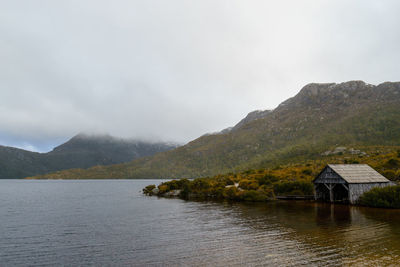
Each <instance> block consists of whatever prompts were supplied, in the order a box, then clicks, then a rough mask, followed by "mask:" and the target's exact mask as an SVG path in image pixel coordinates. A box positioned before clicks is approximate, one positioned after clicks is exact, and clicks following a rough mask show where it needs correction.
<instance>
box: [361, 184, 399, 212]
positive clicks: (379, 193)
mask: <svg viewBox="0 0 400 267" xmlns="http://www.w3.org/2000/svg"><path fill="white" fill-rule="evenodd" d="M360 204H361V205H364V206H369V207H377V208H395V209H399V208H400V186H399V185H397V186H388V187H384V188H374V189H372V190H371V191H368V192H365V193H364V194H363V195H362V196H361V197H360Z"/></svg>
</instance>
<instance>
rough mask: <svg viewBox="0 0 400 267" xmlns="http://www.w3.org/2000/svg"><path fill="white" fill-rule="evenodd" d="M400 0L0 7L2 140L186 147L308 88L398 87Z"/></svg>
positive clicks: (8, 2)
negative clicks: (135, 141) (93, 135)
mask: <svg viewBox="0 0 400 267" xmlns="http://www.w3.org/2000/svg"><path fill="white" fill-rule="evenodd" d="M399 8H400V3H399V2H398V1H365V0H364V1H361V0H360V1H351V2H349V1H344V0H341V1H218V0H212V1H211V0H210V1H208V0H205V1H184V0H181V1H175V0H171V1H153V0H149V1H124V0H116V1H98V0H97V1H44V0H39V1H28V0H25V1H24V0H21V1H14V0H5V1H2V2H1V3H0V36H2V37H1V39H0V125H1V128H0V142H2V144H5V145H19V146H20V147H21V146H24V147H26V148H30V149H36V150H39V151H44V150H48V149H49V147H51V146H53V145H55V144H56V143H57V142H60V141H62V140H66V139H67V138H69V137H71V136H72V135H74V134H76V133H79V132H101V133H105V132H106V133H110V134H112V135H116V136H120V137H129V138H132V137H133V138H140V139H148V140H165V141H175V142H187V141H189V140H191V139H194V138H196V137H198V136H200V135H202V134H204V133H206V132H213V131H217V130H221V129H223V128H226V127H228V126H232V125H234V124H235V123H236V122H238V121H239V120H240V119H241V118H242V117H244V116H245V115H246V114H247V113H248V112H250V111H252V110H255V109H269V108H274V107H275V106H277V105H278V104H279V103H280V102H281V101H283V100H285V99H286V98H288V97H291V96H293V95H294V94H296V93H297V92H298V91H299V90H300V88H301V87H302V86H304V85H305V84H306V83H309V82H342V81H347V80H355V79H357V80H359V79H360V80H365V81H366V82H368V83H375V84H376V83H380V82H384V81H396V80H398V62H400V52H399V50H398V47H397V46H398V43H399V41H400V32H399V29H398V25H400V17H399V16H398V14H397V11H398V10H399Z"/></svg>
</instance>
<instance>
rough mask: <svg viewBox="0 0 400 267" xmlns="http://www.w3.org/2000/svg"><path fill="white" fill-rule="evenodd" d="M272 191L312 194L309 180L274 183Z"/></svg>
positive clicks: (289, 193)
mask: <svg viewBox="0 0 400 267" xmlns="http://www.w3.org/2000/svg"><path fill="white" fill-rule="evenodd" d="M274 192H275V194H276V195H299V194H300V195H312V194H313V193H314V188H313V185H312V183H310V182H306V181H288V182H280V183H278V184H275V185H274Z"/></svg>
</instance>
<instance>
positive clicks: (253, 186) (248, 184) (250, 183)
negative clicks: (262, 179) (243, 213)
mask: <svg viewBox="0 0 400 267" xmlns="http://www.w3.org/2000/svg"><path fill="white" fill-rule="evenodd" d="M239 187H240V188H242V189H245V190H257V189H258V187H259V185H258V182H257V181H255V180H247V179H243V180H241V181H240V182H239Z"/></svg>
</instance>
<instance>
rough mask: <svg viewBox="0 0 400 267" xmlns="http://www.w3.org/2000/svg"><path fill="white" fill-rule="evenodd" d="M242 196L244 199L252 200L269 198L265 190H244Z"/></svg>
mask: <svg viewBox="0 0 400 267" xmlns="http://www.w3.org/2000/svg"><path fill="white" fill-rule="evenodd" d="M242 198H243V200H244V201H252V202H262V201H266V200H267V196H266V195H265V194H264V193H263V192H260V191H256V190H249V191H244V193H243V197H242Z"/></svg>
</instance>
